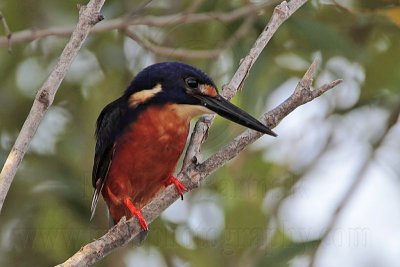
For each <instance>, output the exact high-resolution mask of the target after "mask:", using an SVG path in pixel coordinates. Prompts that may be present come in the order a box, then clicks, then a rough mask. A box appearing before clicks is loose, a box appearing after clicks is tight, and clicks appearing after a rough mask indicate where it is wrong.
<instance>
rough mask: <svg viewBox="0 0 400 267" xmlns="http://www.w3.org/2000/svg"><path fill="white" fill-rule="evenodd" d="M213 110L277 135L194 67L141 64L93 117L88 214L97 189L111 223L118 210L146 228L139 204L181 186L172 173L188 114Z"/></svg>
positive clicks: (180, 190)
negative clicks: (91, 190) (114, 97)
mask: <svg viewBox="0 0 400 267" xmlns="http://www.w3.org/2000/svg"><path fill="white" fill-rule="evenodd" d="M214 112H215V113H217V114H219V115H221V116H222V117H224V118H227V119H228V120H231V121H233V122H236V123H238V124H241V125H243V126H246V127H249V128H251V129H253V130H256V131H259V132H262V133H265V134H269V135H272V136H276V134H275V133H274V132H272V131H271V130H270V129H269V128H267V127H266V126H264V125H263V124H262V123H261V122H259V121H258V120H257V119H255V118H253V117H252V116H250V115H249V114H248V113H246V112H245V111H243V110H241V109H239V108H238V107H236V106H234V105H233V104H231V103H230V102H228V101H227V100H225V99H224V98H223V97H221V96H220V95H219V94H218V91H217V89H216V86H215V84H214V82H213V81H212V80H211V79H210V78H209V77H208V76H207V75H206V74H205V73H204V72H202V71H201V70H199V69H196V68H194V67H192V66H190V65H187V64H183V63H179V62H163V63H158V64H154V65H151V66H149V67H147V68H145V69H144V70H142V71H141V72H140V73H139V74H138V75H137V76H136V77H135V79H134V80H133V81H132V83H131V84H130V85H129V87H128V88H127V89H126V91H125V93H124V94H123V95H122V96H121V97H120V98H118V99H117V100H115V101H113V102H111V103H110V104H108V105H107V106H106V107H105V108H104V109H103V110H102V112H101V113H100V116H99V118H98V119H97V128H96V141H97V142H96V149H95V157H94V166H93V174H92V183H93V187H94V188H95V192H94V195H93V200H92V206H91V213H92V215H91V218H93V215H94V212H95V209H96V205H97V202H98V198H99V195H100V193H101V194H102V195H103V198H104V200H105V202H106V204H107V206H108V210H109V215H110V217H111V220H112V223H114V224H115V223H117V222H118V221H119V220H120V219H121V218H122V217H123V216H126V217H127V218H130V217H132V216H135V217H137V219H138V221H139V224H140V226H141V228H142V229H143V230H144V231H147V230H148V224H147V222H146V220H145V218H144V217H143V215H142V213H141V209H142V208H143V207H144V206H145V205H146V204H147V203H148V202H150V200H151V199H152V198H153V197H154V196H155V195H156V194H157V192H159V191H160V190H161V189H162V188H163V187H165V186H168V185H170V184H173V185H175V187H176V189H177V191H178V193H179V194H180V195H181V196H183V193H184V191H186V188H185V186H184V185H183V184H182V183H180V182H179V181H178V180H177V179H176V178H175V177H174V176H173V173H174V171H175V167H176V164H177V162H178V159H179V157H180V155H181V154H182V151H183V149H184V147H185V143H186V140H187V136H188V133H189V123H190V120H191V119H192V118H193V117H195V116H198V115H201V114H206V113H214Z"/></svg>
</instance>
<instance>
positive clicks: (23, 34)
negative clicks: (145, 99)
mask: <svg viewBox="0 0 400 267" xmlns="http://www.w3.org/2000/svg"><path fill="white" fill-rule="evenodd" d="M269 5H271V2H270V1H266V2H264V3H261V4H250V5H247V6H244V7H241V8H238V9H235V10H233V11H229V12H206V13H195V14H193V13H179V14H173V15H166V16H144V17H131V16H129V15H128V16H126V17H122V18H118V19H112V20H107V21H106V22H103V23H101V24H99V25H96V26H95V27H94V28H93V29H92V30H91V31H90V33H91V34H93V33H102V32H108V31H112V30H123V29H127V28H128V27H129V26H131V25H147V26H155V27H163V26H168V25H176V24H181V23H186V24H187V23H202V22H209V21H210V20H217V21H220V22H225V23H228V22H232V21H235V20H238V19H240V18H243V17H247V16H249V15H250V14H254V13H256V12H259V11H260V9H262V8H264V7H266V6H269ZM73 30H74V27H73V26H61V27H52V28H48V29H43V30H24V31H20V32H14V33H13V35H12V38H11V43H12V44H16V43H21V42H31V41H34V40H39V39H42V38H45V37H48V36H69V35H70V34H71V33H72V31H73ZM8 43H9V40H8V39H7V37H4V36H3V37H0V47H2V46H6V45H8Z"/></svg>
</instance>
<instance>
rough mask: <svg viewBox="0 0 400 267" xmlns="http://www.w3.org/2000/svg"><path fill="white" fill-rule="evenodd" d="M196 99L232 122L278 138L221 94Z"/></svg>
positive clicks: (199, 96) (201, 96) (200, 96)
mask: <svg viewBox="0 0 400 267" xmlns="http://www.w3.org/2000/svg"><path fill="white" fill-rule="evenodd" d="M196 97H197V98H199V99H200V101H201V103H202V104H203V105H204V106H205V107H207V108H208V109H210V110H212V111H214V112H215V113H217V114H218V115H220V116H222V117H224V118H226V119H228V120H230V121H233V122H235V123H238V124H240V125H243V126H245V127H248V128H250V129H253V130H256V131H258V132H261V133H264V134H269V135H272V136H277V134H276V133H274V132H273V131H272V130H271V129H269V128H268V127H267V126H265V125H264V124H262V123H261V122H260V121H258V120H257V119H256V118H254V117H252V116H251V115H250V114H248V113H247V112H246V111H244V110H241V109H240V108H238V107H237V106H235V105H233V104H232V103H231V102H229V101H228V100H226V99H225V98H223V97H222V96H221V95H219V94H218V95H217V96H215V97H211V96H205V95H198V96H196Z"/></svg>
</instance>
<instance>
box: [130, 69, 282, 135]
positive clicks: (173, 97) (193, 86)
mask: <svg viewBox="0 0 400 267" xmlns="http://www.w3.org/2000/svg"><path fill="white" fill-rule="evenodd" d="M125 96H126V97H127V98H128V104H129V106H130V107H131V108H135V107H137V106H139V105H154V104H160V105H162V104H168V103H170V104H176V105H177V106H178V107H180V111H181V112H185V114H187V116H188V117H190V118H191V117H193V116H196V115H200V114H207V113H214V112H215V113H217V114H219V115H221V116H222V117H224V118H226V119H228V120H231V121H233V122H235V123H238V124H241V125H243V126H245V127H248V128H251V129H253V130H256V131H259V132H262V133H265V134H269V135H272V136H276V134H275V133H274V132H273V131H271V130H270V129H269V128H268V127H266V126H265V125H263V124H262V123H261V122H259V121H258V120H257V119H255V118H254V117H252V116H251V115H249V114H248V113H247V112H245V111H243V110H242V109H240V108H238V107H236V106H235V105H233V104H232V103H230V102H229V101H227V100H226V99H224V98H223V97H222V96H221V95H220V94H219V93H218V91H217V88H216V86H215V84H214V82H213V81H212V80H211V78H210V77H208V76H207V74H205V73H204V72H203V71H201V70H199V69H197V68H195V67H192V66H190V65H187V64H184V63H180V62H162V63H157V64H154V65H151V66H149V67H147V68H145V69H143V70H142V71H141V72H140V73H139V74H138V75H137V76H136V77H135V79H134V80H133V81H132V83H131V84H130V86H129V87H128V89H127V90H126V91H125Z"/></svg>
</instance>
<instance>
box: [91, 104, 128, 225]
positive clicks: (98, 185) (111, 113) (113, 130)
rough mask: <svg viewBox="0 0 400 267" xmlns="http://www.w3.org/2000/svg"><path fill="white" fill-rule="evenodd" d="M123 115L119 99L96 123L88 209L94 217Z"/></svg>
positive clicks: (123, 110)
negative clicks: (90, 201) (90, 196)
mask: <svg viewBox="0 0 400 267" xmlns="http://www.w3.org/2000/svg"><path fill="white" fill-rule="evenodd" d="M124 114H125V108H124V102H123V100H122V99H121V98H118V99H117V100H115V101H113V102H111V103H110V104H108V105H107V106H106V107H105V108H104V109H103V110H102V111H101V113H100V115H99V117H98V119H97V123H96V149H95V157H94V164H93V171H92V185H93V187H94V188H95V191H94V194H93V198H92V205H91V208H90V211H91V219H92V218H93V216H94V213H95V210H96V205H97V202H98V200H99V196H100V192H101V190H102V188H103V185H104V182H105V179H106V177H107V173H108V169H109V168H110V165H111V162H112V157H113V154H114V144H115V140H116V137H117V136H118V135H119V133H120V132H121V131H122V130H123V129H122V127H121V126H122V123H121V121H122V118H123V115H124Z"/></svg>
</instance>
